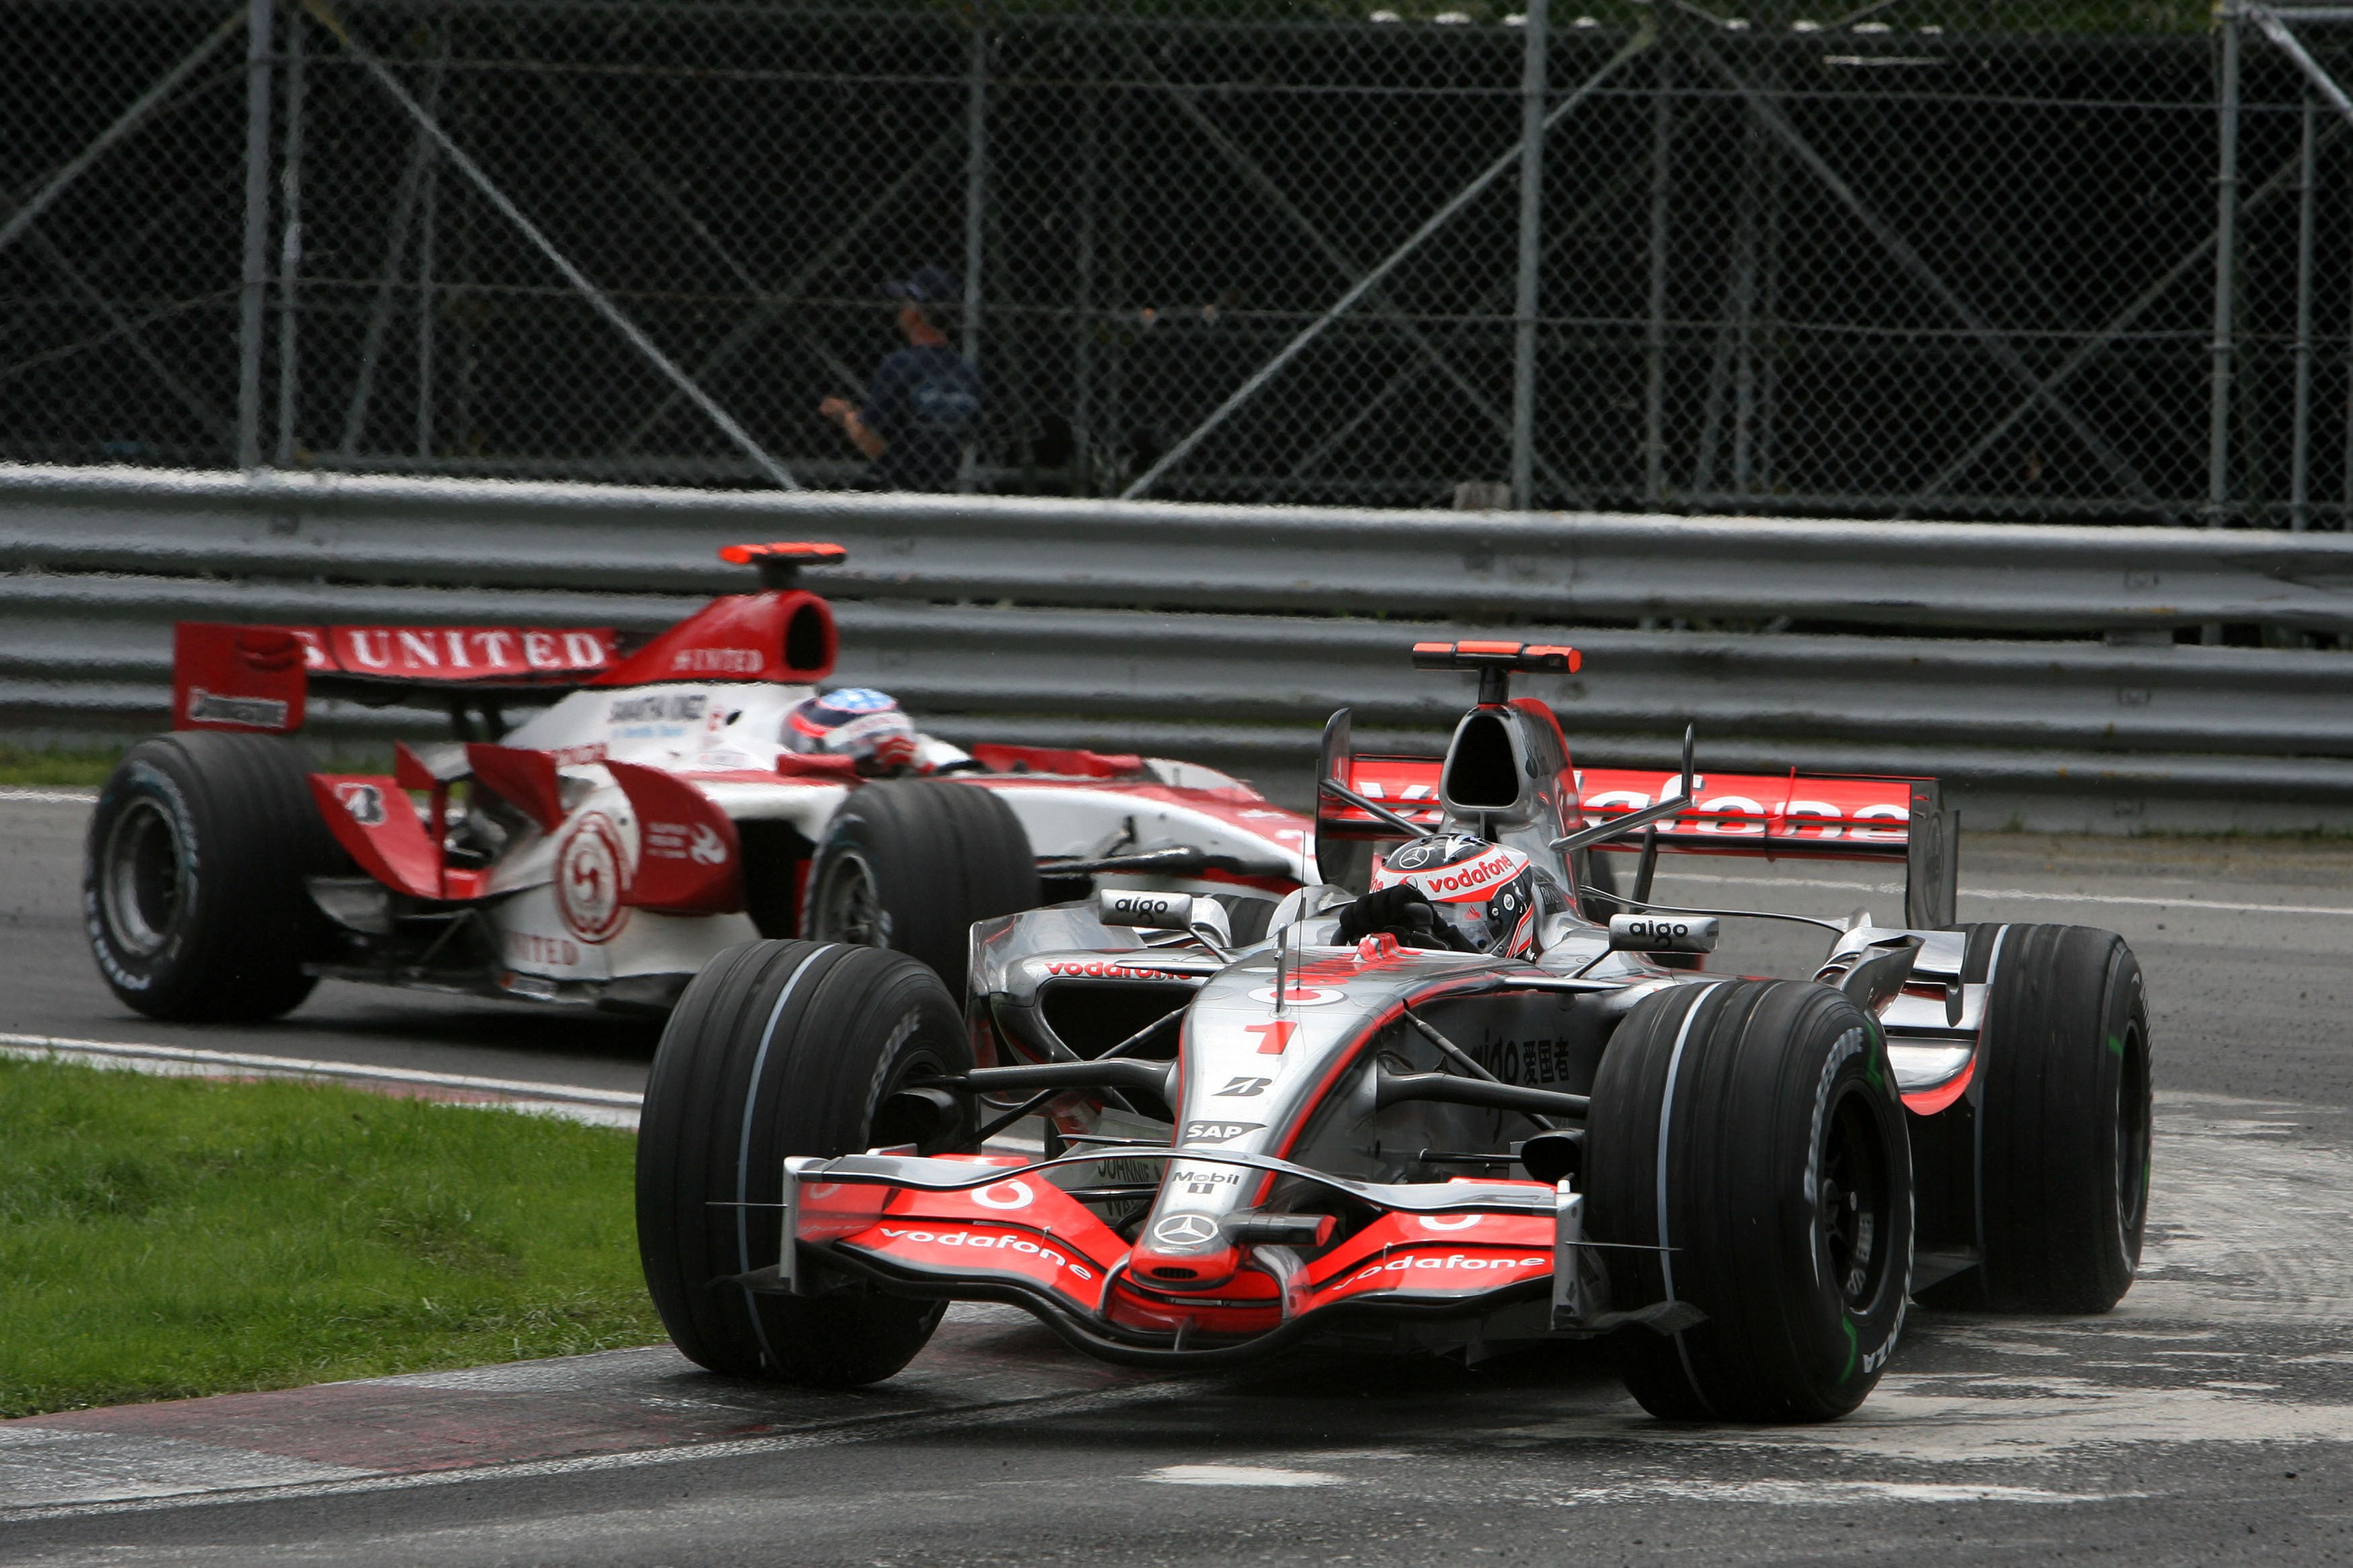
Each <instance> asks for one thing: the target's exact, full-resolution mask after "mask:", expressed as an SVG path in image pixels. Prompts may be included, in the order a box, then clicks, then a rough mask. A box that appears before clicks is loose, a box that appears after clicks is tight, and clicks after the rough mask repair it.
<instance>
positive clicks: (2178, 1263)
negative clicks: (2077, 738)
mask: <svg viewBox="0 0 2353 1568" xmlns="http://www.w3.org/2000/svg"><path fill="white" fill-rule="evenodd" d="M85 809H86V808H85V807H82V806H79V805H76V804H74V803H71V802H40V801H23V800H16V801H8V800H0V954H4V955H5V961H6V962H5V970H0V975H5V982H0V997H5V1001H0V1032H11V1033H17V1034H46V1035H54V1036H63V1037H79V1038H97V1039H112V1040H121V1041H144V1042H150V1043H159V1044H166V1045H179V1046H195V1047H202V1048H209V1049H216V1050H234V1051H240V1052H247V1053H255V1054H271V1053H277V1054H283V1055H287V1056H294V1057H303V1058H316V1059H322V1060H345V1061H363V1062H371V1063H376V1064H382V1065H392V1066H406V1067H416V1068H425V1069H427V1070H438V1071H450V1072H459V1073H471V1074H480V1075H485V1076H497V1077H501V1078H508V1079H538V1080H540V1081H546V1082H572V1083H582V1084H590V1085H594V1086H596V1087H603V1088H617V1089H626V1088H630V1087H634V1086H635V1084H636V1083H637V1082H638V1081H639V1080H640V1079H641V1078H642V1074H643V1071H644V1066H645V1062H646V1060H647V1058H648V1057H649V1054H650V1051H651V1048H652V1045H653V1041H654V1031H652V1030H651V1029H648V1028H643V1027H639V1026H629V1025H624V1024H615V1023H612V1022H609V1021H606V1020H599V1019H583V1018H580V1017H579V1016H576V1015H550V1014H546V1013H537V1012H533V1011H531V1010H528V1009H525V1008H523V1007H521V1006H519V1005H494V1004H487V1003H486V1004H468V1003H462V1002H460V1003H452V1002H450V1001H448V1000H447V999H439V998H417V997H409V996H404V995H397V994H377V993H370V992H366V991H363V990H359V989H357V988H350V987H342V986H324V987H322V989H321V992H320V994H319V995H318V996H316V997H314V998H313V1000H312V1001H311V1003H309V1004H307V1005H305V1006H304V1007H303V1008H302V1009H301V1010H300V1011H299V1012H297V1013H296V1014H295V1015H293V1016H291V1017H290V1019H289V1020H287V1021H286V1022H285V1023H283V1024H281V1025H277V1026H269V1027H264V1028H246V1029H237V1030H216V1029H175V1028H170V1027H167V1026H161V1025H157V1024H154V1023H152V1022H150V1021H148V1020H144V1019H141V1018H139V1017H137V1016H134V1015H131V1014H128V1013H126V1012H124V1011H123V1010H121V1008H120V1007H119V1006H118V1005H116V1004H115V1003H114V1002H113V1000H112V998H111V996H109V995H108V994H107V993H106V991H105V990H104V988H103V987H102V986H101V985H100V983H99V982H98V979H97V977H96V974H95V973H94V972H93V971H92V970H91V969H90V962H89V959H88V956H87V954H86V953H85V952H83V950H82V948H81V938H80V933H79V918H78V912H77V910H76V896H75V886H76V882H77V871H76V859H77V855H78V840H79V828H80V821H81V817H82V814H83V812H84V810H85ZM1962 867H1963V873H1962V882H1963V886H1964V888H1965V889H1975V890H1976V891H1975V892H1972V893H1970V894H1969V895H1968V896H1965V898H1964V900H1963V905H1962V914H1963V917H1964V918H1968V919H1989V918H2006V919H2012V920H2046V921H2073V922H2077V923H2083V924H2097V925H2105V926H2108V927H2110V928H2112V929H2115V930H2116V931H2121V932H2123V933H2124V934H2125V935H2126V938H2127V939H2128V940H2130V941H2131V942H2132V943H2133V946H2134V947H2135V949H2136V950H2137V952H2139V953H2140V955H2141V958H2142V961H2143V963H2144V964H2145V965H2146V966H2147V970H2148V973H2149V983H2150V992H2151V995H2152V999H2153V1003H2154V1006H2155V1016H2156V1031H2155V1033H2156V1043H2157V1050H2158V1058H2157V1060H2158V1088H2159V1091H2160V1100H2159V1131H2158V1146H2157V1175H2156V1182H2155V1191H2154V1194H2153V1197H2152V1205H2151V1206H2152V1215H2153V1224H2152V1231H2151V1237H2150V1243H2149V1246H2148V1248H2147V1253H2146V1255H2145V1258H2144V1262H2143V1270H2142V1275H2141V1279H2140V1281H2139V1283H2137V1285H2136V1286H2135V1288H2134V1289H2133V1291H2132V1293H2131V1295H2129V1296H2128V1297H2127V1298H2126V1301H2125V1303H2124V1305H2123V1306H2122V1307H2121V1308H2119V1309H2118V1310H2116V1312H2114V1313H2111V1314H2109V1315H2107V1316H2105V1317H2102V1318H2097V1319H2019V1318H1989V1317H1980V1316H1973V1315H1968V1314H1957V1313H1926V1312H1919V1313H1915V1316H1914V1317H1913V1319H1912V1321H1911V1324H1910V1326H1909V1328H1908V1330H1907V1333H1906V1339H1905V1345H1904V1347H1903V1348H1902V1350H1900V1351H1899V1352H1898V1354H1897V1356H1896V1358H1895V1360H1894V1363H1892V1365H1891V1367H1890V1369H1889V1372H1888V1373H1887V1375H1886V1377H1885V1378H1884V1379H1883V1382H1882V1383H1881V1384H1880V1387H1879V1390H1878V1392H1877V1393H1876V1394H1874V1395H1873V1398H1872V1399H1871V1401H1870V1402H1869V1403H1868V1404H1867V1405H1865V1406H1864V1407H1863V1409H1862V1411H1861V1412H1860V1413H1858V1414H1857V1415H1855V1416H1852V1417H1850V1418H1849V1419H1847V1420H1845V1421H1842V1422H1838V1423H1834V1424H1831V1425H1829V1426H1817V1427H1807V1428H1784V1429H1757V1428H1727V1427H1714V1426H1667V1425H1662V1424H1659V1423H1655V1422H1651V1421H1649V1420H1648V1419H1647V1418H1645V1417H1643V1416H1642V1415H1641V1412H1640V1411H1639V1410H1638V1409H1637V1408H1635V1407H1634V1406H1633V1405H1630V1403H1629V1402H1628V1401H1626V1400H1625V1399H1624V1397H1623V1395H1622V1394H1620V1392H1619V1390H1618V1388H1617V1386H1616V1384H1614V1382H1613V1381H1612V1380H1611V1378H1610V1377H1609V1372H1608V1367H1607V1363H1606V1360H1605V1359H1604V1356H1603V1354H1602V1353H1600V1352H1596V1351H1594V1350H1591V1349H1586V1348H1566V1349H1547V1350H1546V1351H1543V1352H1529V1353H1525V1354H1520V1355H1514V1356H1508V1357H1504V1358H1499V1359H1497V1360H1495V1361H1491V1362H1488V1363H1482V1365H1481V1366H1479V1367H1477V1368H1475V1369H1465V1368H1463V1367H1461V1365H1459V1364H1456V1363H1439V1362H1366V1361H1360V1360H1343V1359H1333V1358H1315V1357H1302V1358H1297V1359H1293V1360H1291V1361H1288V1362H1283V1363H1276V1364H1274V1365H1271V1366H1268V1367H1265V1368H1261V1369H1259V1370H1256V1371H1253V1372H1250V1373H1236V1374H1231V1375H1227V1376H1219V1377H1214V1378H1209V1377H1201V1378H1183V1379H1166V1378H1158V1377H1153V1376H1145V1375H1140V1374H1136V1373H1126V1372H1122V1371H1118V1370H1115V1369H1108V1368H1103V1367H1099V1366H1097V1365H1095V1364H1094V1363H1090V1362H1088V1361H1086V1360H1084V1359H1083V1358H1081V1357H1078V1356H1075V1355H1073V1354H1071V1352H1066V1351H1064V1350H1062V1349H1061V1348H1060V1346H1059V1345H1058V1344H1057V1343H1056V1342H1053V1341H1052V1340H1051V1339H1050V1338H1049V1337H1047V1336H1046V1335H1044V1334H1043V1332H1042V1331H1039V1330H1037V1329H1036V1328H1034V1327H1032V1326H1029V1325H1028V1324H1027V1323H1025V1322H1023V1321H1018V1319H1013V1318H1008V1316H1007V1315H1005V1314H1004V1312H1003V1311H1001V1310H994V1309H960V1310H959V1311H958V1314H957V1317H956V1320H955V1321H952V1322H951V1324H950V1325H949V1326H948V1327H947V1328H946V1329H945V1330H944V1331H943V1333H942V1336H941V1338H940V1339H939V1340H938V1341H937V1342H935V1343H934V1347H933V1349H932V1350H930V1351H928V1352H926V1353H925V1354H924V1355H923V1357H921V1358H919V1359H918V1361H917V1362H916V1363H915V1365H914V1366H913V1367H912V1368H911V1369H910V1370H909V1371H908V1372H907V1373H903V1374H902V1376H901V1377H900V1378H898V1379H895V1380H893V1381H892V1382H891V1383H889V1384H883V1385H881V1386H879V1387H878V1388H875V1389H873V1390H869V1391H865V1392H862V1393H859V1394H834V1395H815V1394H795V1393H790V1392H786V1391H778V1390H772V1389H766V1388H762V1387H755V1386H747V1385H744V1384H734V1383H731V1382H728V1381H726V1380H723V1379H719V1378H714V1377H711V1376H709V1375H707V1374H704V1373H700V1372H697V1371H695V1370H694V1369H692V1368H691V1367H689V1366H687V1365H686V1364H685V1363H683V1362H681V1361H680V1360H679V1359H678V1358H677V1357H675V1356H674V1355H673V1354H671V1353H670V1352H668V1351H666V1350H649V1351H632V1352H613V1353H612V1354H609V1355H606V1356H596V1357H584V1358H578V1359H576V1360H573V1361H565V1362H554V1363H535V1364H525V1365H522V1366H517V1367H513V1368H491V1369H483V1370H480V1371H479V1372H476V1373H451V1374H438V1375H436V1376H433V1377H427V1378H422V1379H390V1380H380V1381H378V1382H375V1383H370V1384H335V1385H329V1386H328V1387H326V1388H322V1389H312V1390H297V1391H288V1392H287V1393H285V1394H256V1395H239V1396H232V1397H231V1398H230V1399H227V1400H221V1401H192V1402H188V1403H186V1404H185V1405H172V1406H148V1407H142V1408H135V1409H131V1410H122V1411H111V1412H81V1413H73V1414H70V1415H58V1416H52V1417H40V1418H35V1419H34V1420H32V1421H28V1422H17V1423H5V1424H0V1563H20V1562H21V1563H120V1562H126V1561H130V1562H142V1563H143V1562H171V1563H182V1562H185V1563H230V1562H235V1563H239V1564H244V1563H312V1562H334V1563H361V1564H376V1563H384V1564H392V1563H433V1564H438V1563H451V1564H458V1563H467V1564H471V1563H598V1564H603V1563H613V1564H656V1563H672V1564H688V1563H844V1564H855V1563H884V1564H893V1565H896V1564H902V1563H904V1564H911V1565H912V1564H917V1563H1005V1564H1031V1563H1119V1564H1127V1563H1136V1564H1146V1563H1155V1564H1156V1563H1186V1564H1191V1563H1260V1562H1273V1563H1300V1562H1315V1563H1383V1564H1386V1563H1399V1564H1405V1563H1433V1562H1444V1563H1479V1562H1509V1561H1525V1562H1541V1563H1582V1562H1588V1561H1589V1562H1594V1563H1620V1562H1644V1563H1649V1562H1662V1563H1665V1562H1721V1561H1742V1562H1770V1561H1803V1562H1820V1561H1831V1560H1836V1561H1847V1560H1880V1559H1886V1558H1890V1557H1900V1558H1902V1559H1905V1560H1909V1561H1926V1562H1956V1563H1961V1562H1966V1563H1987V1562H2002V1563H2006V1562H2030V1561H2031V1562H2037V1563H2041V1562H2050V1561H2054V1560H2060V1559H2073V1560H2085V1559H2089V1560H2097V1561H2116V1560H2126V1561H2132V1562H2136V1563H2181V1562H2213V1561H2220V1560H2228V1561H2253V1560H2261V1561H2264V1562H2281V1563H2333V1562H2353V1119H2348V1113H2347V1110H2345V1108H2346V1107H2348V1106H2353V1041H2348V1038H2347V1032H2346V1029H2345V1026H2344V1025H2343V1023H2342V1021H2341V1020H2342V1019H2343V1017H2344V1016H2345V1003H2346V1000H2347V994H2348V990H2353V965H2348V948H2353V853H2348V852H2347V851H2346V850H2343V849H2338V848H2333V847H2313V846H2305V845H2296V844H2265V843H2234V842H2231V841H2218V842H2211V843H2199V842H2193V841H2179V840H2175V841H2162V840H2138V841H2094V840H2052V839H2047V838H2042V837H2011V836H1989V837H1975V838H1973V839H1972V840H1971V841H1970V842H1969V843H1968V846H1967V848H1966V850H1965V852H1964V858H1963V862H1962ZM1719 869H1721V870H1722V871H1723V872H1724V877H1723V878H1722V879H1718V880H1715V881H1703V880H1698V879H1683V878H1678V879H1675V880H1673V881H1662V884H1661V893H1662V896H1672V897H1675V898H1678V899H1685V900H1691V901H1694V902H1707V903H1712V904H1721V905H1723V906H1727V907H1740V906H1755V907H1777V908H1782V909H1788V910H1797V911H1799V912H1807V913H1820V914H1828V915H1838V914H1843V913H1845V912H1846V910H1849V909H1852V907H1854V906H1855V905H1857V904H1862V905H1865V906H1868V907H1872V908H1873V909H1875V910H1878V911H1879V912H1880V913H1881V914H1882V915H1883V917H1892V915H1893V913H1894V909H1895V908H1896V907H1897V906H1898V903H1899V901H1900V900H1899V899H1898V898H1897V897H1896V896H1894V895H1892V894H1891V892H1890V891H1888V890H1886V889H1885V887H1884V884H1883V878H1882V875H1881V874H1880V873H1878V872H1876V871H1874V870H1873V868H1869V867H1851V866H1838V865H1831V866H1822V865H1814V866H1809V867H1789V866H1787V865H1783V866H1780V867H1774V868H1767V867H1763V866H1757V865H1753V864H1747V863H1721V864H1720V866H1719ZM1820 884H1835V885H1831V886H1823V885H1820ZM1979 893H1996V894H2000V896H1999V897H1982V896H1978V894H1979ZM1738 931H1739V934H1737V935H1736V936H1735V937H1733V938H1731V939H1730V940H1728V941H1727V943H1726V949H1725V952H1723V953H1721V954H1719V955H1718V960H1717V961H1715V962H1713V963H1712V964H1711V967H1714V968H1716V969H1718V970H1728V971H1746V972H1749V973H1774V972H1778V973H1790V972H1793V971H1798V972H1802V970H1803V969H1804V967H1805V966H1806V965H1807V964H1808V963H1809V962H1810V960H1811V959H1812V958H1814V957H1815V956H1816V955H1818V954H1819V952H1820V947H1819V945H1818V944H1817V943H1816V942H1814V941H1813V939H1812V938H1811V937H1810V936H1809V935H1807V934H1806V933H1805V932H1804V931H1802V929H1801V928H1777V927H1765V926H1757V925H1754V924H1751V923H1749V922H1742V923H1741V925H1740V927H1739V928H1738Z"/></svg>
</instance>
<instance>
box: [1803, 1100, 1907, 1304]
mask: <svg viewBox="0 0 2353 1568" xmlns="http://www.w3.org/2000/svg"><path fill="white" fill-rule="evenodd" d="M1888 1168H1889V1161H1888V1158H1887V1142H1886V1133H1885V1131H1884V1130H1883V1128H1882V1127H1881V1125H1880V1120H1879V1118H1878V1116H1876V1115H1875V1114H1873V1108H1872V1106H1871V1104H1870V1103H1869V1101H1868V1100H1866V1099H1865V1098H1864V1095H1863V1093H1862V1090H1861V1089H1849V1090H1848V1091H1847V1092H1846V1093H1845V1094H1843V1095H1841V1097H1840V1098H1839V1102H1838V1105H1837V1108H1836V1109H1835V1110H1832V1111H1831V1116H1830V1124H1829V1128H1828V1130H1827V1136H1826V1137H1825V1139H1824V1141H1823V1145H1822V1166H1821V1192H1820V1210H1819V1213H1820V1220H1819V1222H1818V1223H1819V1225H1820V1232H1821V1236H1820V1246H1821V1248H1822V1252H1823V1255H1824V1257H1825V1258H1826V1260H1827V1262H1828V1273H1829V1277H1830V1279H1831V1284H1832V1285H1833V1286H1834V1287H1835V1288H1836V1289H1837V1290H1838V1293H1839V1299H1840V1300H1841V1303H1842V1304H1843V1305H1844V1306H1845V1308H1846V1310H1848V1311H1850V1312H1868V1311H1870V1310H1872V1308H1873V1306H1875V1305H1876V1304H1877V1303H1878V1300H1879V1297H1880V1292H1881V1291H1882V1289H1883V1288H1884V1287H1885V1285H1886V1282H1887V1278H1888V1272H1889V1266H1890V1264H1891V1262H1892V1258H1891V1252H1892V1249H1893V1247H1894V1240H1895V1223H1894V1221H1895V1215H1894V1186H1893V1184H1892V1183H1891V1182H1890V1181H1889V1179H1888Z"/></svg>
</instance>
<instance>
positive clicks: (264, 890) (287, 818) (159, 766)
mask: <svg viewBox="0 0 2353 1568" xmlns="http://www.w3.org/2000/svg"><path fill="white" fill-rule="evenodd" d="M310 771H311V767H310V761H309V759H308V758H306V757H305V756H304V755H303V754H302V752H301V750H300V749H299V748H298V747H296V746H295V745H294V744H293V742H290V741H286V740H281V739H280V738H279V737H277V736H274V735H247V734H226V733H216V732H212V731H190V732H182V733H176V734H170V735H158V736H156V737H155V738H154V739H153V740H149V741H142V742H140V743H139V744H138V745H136V746H133V747H132V749H131V751H130V752H129V753H128V754H126V755H125V756H124V757H123V759H122V761H121V763H120V764H118V765H117V766H116V768H115V770H114V772H113V773H111V775H110V776H109V777H108V778H107V781H106V784H105V786H104V787H103V788H102V789H100V791H99V795H98V805H97V807H96V809H95V810H93V811H92V812H91V813H90V833H89V837H87V839H86V840H85V842H84V846H83V854H82V923H83V927H84V929H85V930H86V931H87V932H88V934H89V937H90V953H91V956H93V957H94V958H96V959H97V961H98V967H99V972H100V973H101V974H102V975H104V976H105V979H106V984H107V985H108V986H109V987H110V988H111V990H112V991H113V992H114V994H115V995H116V996H117V997H119V998H120V999H121V1001H122V1002H123V1003H124V1005H127V1006H130V1007H132V1008H135V1009H136V1010H138V1011H139V1012H142V1013H144V1014H146V1015H147V1016H149V1017H151V1018H168V1019H173V1020H176V1021H188V1022H195V1021H228V1020H233V1021H250V1020H256V1019H262V1018H275V1017H277V1016H279V1015H280V1014H282V1013H285V1012H287V1011H289V1010H290V1009H291V1008H292V1007H294V1006H295V1005H297V1004H299V1003H300V1002H301V1000H302V999H303V998H304V997H305V996H308V995H309V994H311V988H312V987H313V986H315V985H316V984H318V981H317V980H316V979H315V978H314V977H312V976H311V975H309V974H307V973H304V972H303V964H304V963H306V962H308V961H311V960H313V959H316V958H319V957H321V956H322V955H323V953H324V952H325V950H326V948H327V946H328V944H329V943H330V942H331V941H332V928H331V927H330V926H329V924H328V922H327V920H326V917H325V916H323V915H322V914H321V913H320V912H319V910H318V909H317V908H316V907H315V906H314V905H313V904H312V903H311V895H310V890H309V889H308V888H307V887H306V886H305V885H304V881H303V879H304V878H305V877H306V876H311V875H319V874H327V873H332V872H333V871H335V870H338V869H343V868H347V867H346V862H345V860H344V857H343V851H342V850H341V848H339V847H337V845H336V843H335V841H334V837H333V836H332V834H331V833H330V832H329V831H328V829H327V826H326V824H325V823H323V822H322V821H321V820H320V819H319V808H318V805H317V803H316V801H315V800H314V799H313V798H312V796H311V788H310V784H309V783H308V781H307V775H308V774H309V773H310Z"/></svg>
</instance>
